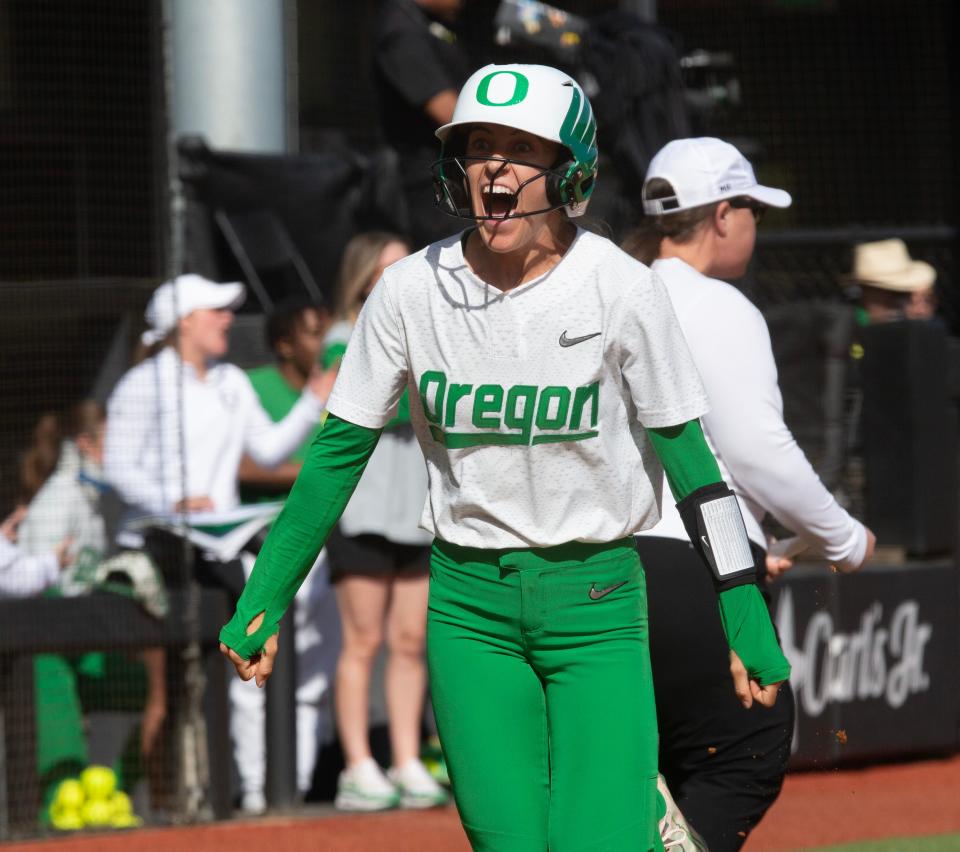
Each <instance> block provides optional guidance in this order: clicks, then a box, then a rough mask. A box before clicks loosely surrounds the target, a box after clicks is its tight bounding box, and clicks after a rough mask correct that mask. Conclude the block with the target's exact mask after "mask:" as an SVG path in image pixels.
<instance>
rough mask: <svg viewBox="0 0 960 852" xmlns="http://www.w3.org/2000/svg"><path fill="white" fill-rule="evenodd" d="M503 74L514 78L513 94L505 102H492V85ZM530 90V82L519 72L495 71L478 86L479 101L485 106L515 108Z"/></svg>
mask: <svg viewBox="0 0 960 852" xmlns="http://www.w3.org/2000/svg"><path fill="white" fill-rule="evenodd" d="M503 74H509V75H510V76H511V77H513V94H512V95H511V96H510V97H509V98H508V99H507V100H505V101H492V100H490V84H491V83H492V82H493V80H494V79H495V78H497V77H499V76H501V75H503ZM529 90H530V81H529V80H528V79H527V78H526V77H524V76H523V74H521V73H519V72H518V71H494V72H493V73H491V74H487V76H486V77H484V78H483V79H482V80H481V81H480V84H479V85H478V86H477V101H478V102H479V103H481V104H483V105H484V106H492V107H497V106H513V105H514V104H518V103H520V101H522V100H523V99H524V98H525V97H526V96H527V92H528V91H529Z"/></svg>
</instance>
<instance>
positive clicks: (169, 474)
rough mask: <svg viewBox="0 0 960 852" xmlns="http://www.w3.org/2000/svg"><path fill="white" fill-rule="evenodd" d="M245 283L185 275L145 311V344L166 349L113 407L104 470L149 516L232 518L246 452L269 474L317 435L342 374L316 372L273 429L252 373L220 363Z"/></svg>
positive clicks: (117, 395) (134, 376)
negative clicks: (182, 513) (218, 514)
mask: <svg viewBox="0 0 960 852" xmlns="http://www.w3.org/2000/svg"><path fill="white" fill-rule="evenodd" d="M243 298H244V288H243V285H242V284H239V283H230V284H215V283H214V282H212V281H208V280H207V279H205V278H202V277H201V276H199V275H181V276H179V277H178V278H176V279H173V280H171V281H167V282H165V283H164V284H162V285H161V286H160V287H159V288H158V289H157V291H156V292H155V293H154V294H153V297H152V298H151V300H150V304H149V305H148V307H147V311H146V319H147V322H148V323H149V325H150V329H149V330H148V331H147V332H145V334H144V336H143V340H144V343H147V344H148V345H154V346H157V345H159V346H160V347H161V348H160V349H159V351H158V352H157V353H156V354H154V355H153V357H150V358H147V359H146V360H145V361H143V362H142V363H140V364H139V365H137V366H136V367H134V368H133V369H131V370H130V371H129V372H128V373H127V374H126V375H125V376H124V377H123V379H121V381H120V383H119V384H118V385H117V387H116V389H115V390H114V392H113V395H112V396H111V397H110V401H109V403H108V406H107V435H106V446H105V450H104V471H105V474H106V478H107V480H108V481H109V482H110V484H111V485H113V487H114V488H115V489H116V490H117V492H118V493H119V494H120V496H121V498H122V499H123V500H124V502H126V503H127V504H128V505H129V506H131V507H132V508H135V509H138V510H142V511H144V512H171V511H179V510H181V509H186V510H187V511H210V510H215V511H227V510H229V509H233V508H235V507H236V506H237V505H238V504H239V502H240V500H239V495H238V489H237V471H238V469H239V466H240V459H241V457H242V455H243V453H244V452H246V453H248V454H249V455H250V456H251V458H253V459H254V461H256V462H257V463H258V464H260V465H262V466H264V467H275V466H276V465H278V464H280V463H281V462H283V461H285V460H286V459H287V458H288V457H289V456H290V455H291V454H292V453H293V452H294V451H295V450H296V449H297V448H298V447H299V446H300V444H301V443H303V441H304V439H305V438H306V437H307V436H308V435H309V434H310V431H311V429H313V427H314V426H315V425H316V423H317V420H318V419H319V417H320V414H321V412H322V411H323V406H324V404H325V402H326V398H327V396H328V394H329V392H330V388H331V387H332V384H333V379H334V377H335V374H334V373H332V372H327V373H322V372H321V371H320V370H319V369H317V371H316V373H315V374H314V375H313V376H312V377H311V379H310V381H309V382H308V384H307V387H306V388H305V389H304V392H303V395H302V396H301V398H300V400H299V402H297V404H296V405H295V406H294V407H293V408H292V409H291V411H290V413H289V414H288V415H287V416H286V417H285V418H284V419H283V420H281V421H279V422H278V423H274V422H273V420H271V418H270V416H269V415H268V414H267V413H266V412H265V411H264V410H263V407H262V406H261V405H260V401H259V399H258V397H257V394H256V391H254V389H253V386H252V385H251V384H250V380H249V379H248V378H247V375H246V373H244V372H243V370H241V369H240V368H239V367H236V366H234V365H233V364H227V363H221V362H220V361H219V360H218V359H220V358H222V357H223V356H224V355H226V352H227V348H228V345H229V344H228V337H227V335H228V331H229V329H230V326H231V324H232V323H233V309H234V308H236V307H237V306H238V305H240V303H241V302H242V301H243Z"/></svg>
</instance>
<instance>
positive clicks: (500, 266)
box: [220, 64, 790, 852]
mask: <svg viewBox="0 0 960 852" xmlns="http://www.w3.org/2000/svg"><path fill="white" fill-rule="evenodd" d="M437 136H438V137H439V139H440V142H441V154H440V158H439V160H438V161H437V163H436V164H435V166H434V175H435V179H436V184H437V198H438V199H439V200H440V202H441V204H442V206H443V209H444V210H446V211H447V212H448V213H449V214H450V215H453V216H457V217H458V218H462V219H464V220H466V222H467V227H466V230H464V231H463V232H462V233H461V234H459V235H456V236H452V237H448V238H446V239H443V240H440V241H438V242H436V243H433V244H432V245H430V246H428V247H426V248H425V249H423V250H421V251H419V252H416V253H414V254H413V255H411V256H410V257H407V258H404V259H403V260H400V261H398V262H397V263H394V264H393V265H391V266H389V267H388V268H387V269H386V270H385V271H384V273H383V276H382V277H381V279H380V282H379V283H378V284H377V285H376V286H375V287H374V288H373V292H372V293H371V294H370V296H369V298H368V299H367V301H366V303H365V305H364V307H363V310H362V311H361V312H360V316H359V318H358V320H357V324H356V326H355V328H354V330H353V334H352V336H351V338H350V344H349V346H348V347H347V351H346V354H345V355H344V358H343V362H342V365H341V367H340V372H339V374H338V377H337V382H336V386H335V387H334V390H333V392H332V393H331V396H330V401H329V415H328V416H327V419H326V422H325V424H324V427H323V429H322V430H321V433H320V436H319V437H318V438H317V440H316V441H314V443H313V445H312V446H311V450H310V456H309V458H308V460H307V462H306V463H305V464H304V468H303V471H302V472H301V474H300V476H299V477H298V479H297V483H296V485H295V486H294V488H293V490H292V491H291V494H290V499H289V500H288V501H287V504H286V506H285V508H284V511H283V514H281V516H280V518H279V519H278V521H277V523H276V525H275V526H274V527H273V528H272V529H271V531H270V535H269V536H268V538H267V541H266V543H265V544H264V547H263V549H262V550H261V552H260V555H259V557H258V559H257V564H256V567H255V568H254V571H253V574H252V575H251V577H250V581H249V582H248V584H247V586H246V588H245V590H244V593H243V595H242V596H241V598H240V600H239V602H238V604H237V611H236V613H235V614H234V616H233V617H232V618H231V620H230V622H229V623H228V624H227V625H225V626H224V628H223V630H222V631H221V634H220V639H221V643H222V645H221V650H222V651H223V653H224V654H226V655H227V656H228V657H229V658H230V660H231V661H232V662H233V664H234V665H235V667H236V669H237V673H238V675H239V676H240V677H241V678H244V679H255V680H256V681H257V682H258V683H261V684H262V683H264V682H265V681H266V680H267V678H268V677H269V676H270V674H271V672H272V670H273V664H274V659H275V656H276V651H277V636H276V634H277V631H278V629H279V627H278V625H279V619H280V618H281V617H282V615H283V612H284V610H285V609H286V607H287V606H288V604H289V602H290V600H291V598H292V596H293V594H294V592H295V590H296V588H297V587H298V585H299V584H300V582H302V580H303V578H304V576H305V575H306V573H307V572H308V571H309V569H310V566H311V565H312V564H313V561H314V559H315V558H316V554H317V553H318V552H319V550H320V548H321V547H322V546H323V544H324V542H325V541H326V539H327V537H328V535H329V534H330V532H331V529H332V527H333V525H334V524H335V523H336V521H337V520H338V518H339V517H340V515H341V514H342V513H343V511H344V508H345V506H346V504H347V503H348V501H349V500H350V496H351V494H352V492H353V490H354V488H355V487H356V486H357V482H358V481H359V479H360V477H361V476H362V475H363V471H364V467H365V466H366V464H367V462H368V461H369V460H370V457H371V455H372V454H373V452H374V450H375V448H376V447H377V443H378V442H379V441H380V440H382V438H381V434H382V433H383V430H384V427H385V426H386V425H387V424H388V423H389V422H390V420H391V419H392V418H393V416H394V415H395V413H396V410H397V407H398V403H399V401H400V398H401V396H402V395H403V394H404V392H405V391H406V392H407V393H408V394H409V397H410V400H411V405H410V415H411V422H412V428H413V431H414V433H415V435H416V438H417V440H418V442H419V444H420V448H421V450H422V452H423V455H424V458H425V460H426V468H427V478H428V491H427V499H426V501H425V503H424V505H423V511H422V513H421V520H420V523H421V525H422V526H423V527H424V528H425V529H426V530H428V531H429V532H430V533H432V534H433V535H434V536H435V538H434V541H433V547H432V552H431V559H430V586H429V603H428V608H427V613H428V614H427V660H428V665H429V672H430V688H431V694H432V697H433V706H434V712H435V715H436V720H437V728H438V731H439V734H440V740H441V743H442V745H443V749H444V755H445V757H446V759H447V764H448V767H449V771H450V779H451V781H452V784H453V790H454V796H455V798H456V803H457V808H458V812H459V815H460V818H461V820H462V823H463V826H464V829H465V831H466V832H467V835H468V837H469V839H470V842H471V844H472V845H473V847H474V849H476V850H478V852H480V850H484V852H494V850H496V852H506V850H543V849H550V850H552V852H567V850H584V849H591V848H593V849H600V848H604V849H615V850H628V849H660V848H662V847H663V842H662V840H661V837H660V834H659V833H658V830H657V829H658V823H659V822H660V819H661V818H665V813H664V812H665V811H666V810H667V808H666V806H665V804H664V802H662V801H661V800H660V798H659V797H658V794H657V720H656V710H655V704H654V694H653V681H652V677H651V675H650V656H649V647H648V625H647V607H646V592H645V589H644V577H643V567H642V565H641V563H640V559H639V557H638V555H637V551H636V548H635V545H634V539H633V533H635V532H637V531H639V530H642V529H645V528H647V527H650V526H652V525H653V524H654V523H656V521H657V520H658V519H659V517H660V495H661V490H662V480H663V475H664V474H663V471H664V469H666V472H667V475H668V477H669V482H670V486H671V489H672V491H673V494H674V496H675V497H676V498H677V499H678V500H679V501H680V503H679V506H680V509H679V511H680V512H681V515H682V516H683V518H684V519H685V521H686V522H687V523H688V524H689V525H690V527H691V528H692V529H694V530H697V531H698V534H697V535H696V542H697V544H698V545H699V546H700V553H701V555H702V557H703V562H702V564H701V571H702V572H703V574H704V576H705V577H706V578H707V579H706V582H707V584H708V585H710V586H713V587H714V588H715V589H716V595H715V597H714V606H717V607H719V610H720V615H718V618H721V617H722V619H723V624H724V627H725V629H726V636H723V635H721V636H720V637H718V643H719V645H720V649H721V653H722V654H724V655H726V654H729V655H730V672H729V673H728V682H727V688H728V690H729V691H730V693H731V694H736V695H737V696H738V698H739V700H740V701H741V702H742V703H743V704H744V705H745V706H751V705H752V704H753V703H755V702H756V703H759V704H761V705H765V706H770V705H773V704H775V702H776V699H777V691H778V689H779V686H780V684H781V683H782V682H783V681H784V680H785V679H786V677H787V676H788V675H789V671H790V666H789V663H788V662H787V660H786V658H785V657H784V655H783V653H782V651H781V649H780V647H779V645H778V643H777V641H776V638H775V635H774V631H773V626H772V624H771V623H770V616H769V613H768V612H767V609H766V607H765V606H764V603H763V599H762V597H761V596H760V593H759V591H758V589H757V586H756V571H755V568H754V564H753V559H752V557H751V555H750V551H749V546H748V543H747V538H746V534H745V531H744V525H743V520H742V518H741V517H740V510H739V508H738V506H737V502H736V499H735V497H734V496H733V495H732V493H731V492H730V491H729V489H728V488H727V486H726V485H724V484H723V482H722V480H721V477H720V471H719V469H718V467H717V463H716V461H715V459H714V457H713V455H712V453H711V452H710V450H709V449H708V447H707V444H706V442H705V440H704V438H703V433H702V431H701V428H700V424H699V421H698V418H699V417H700V415H702V414H703V413H704V412H705V411H706V410H707V400H706V394H705V393H704V391H703V387H702V384H701V382H700V378H699V375H698V374H697V370H696V368H695V367H694V365H693V361H692V359H691V357H690V353H689V350H688V347H687V345H686V343H685V342H684V338H683V334H682V332H681V330H680V327H679V326H678V324H677V321H676V318H675V316H674V313H673V310H672V308H671V307H670V302H669V299H668V297H667V294H666V291H665V290H664V288H663V285H662V283H661V282H660V281H659V279H658V278H657V277H656V276H655V275H653V274H651V272H650V270H649V269H648V268H647V267H645V266H643V265H642V264H640V263H638V262H637V261H636V260H634V259H633V258H631V257H629V256H628V255H627V254H625V253H624V252H622V251H621V250H620V249H619V248H617V246H615V245H613V244H612V243H611V242H610V241H609V240H606V239H604V238H603V237H600V236H598V235H596V234H592V233H590V232H588V231H586V230H584V229H582V228H578V227H577V226H576V224H575V221H574V220H575V219H576V218H577V217H579V216H580V215H582V214H583V213H584V212H585V211H586V208H587V205H588V203H589V200H590V196H591V194H592V193H593V189H594V185H595V181H596V177H597V155H598V149H597V137H596V122H595V120H594V117H593V110H592V108H591V106H590V102H589V100H588V99H587V97H586V95H585V93H584V91H583V88H582V87H581V86H580V84H579V83H578V82H577V81H576V80H575V79H573V78H572V77H571V76H570V75H569V74H567V73H564V72H562V71H560V70H558V69H556V68H550V67H547V66H543V65H521V64H510V65H489V66H486V67H484V68H481V69H479V70H478V71H476V72H475V73H474V74H473V75H472V76H471V77H470V78H469V79H468V81H467V82H466V83H465V84H464V86H463V89H462V90H461V92H460V96H459V98H458V100H457V105H456V109H455V111H454V115H453V120H452V121H451V122H450V123H449V124H447V125H445V126H443V127H441V128H439V130H438V131H437ZM384 436H385V435H384ZM598 826H600V827H599V828H598ZM661 832H663V829H662V828H661ZM663 833H666V832H663ZM676 842H677V838H675V837H671V844H674V845H675V843H676Z"/></svg>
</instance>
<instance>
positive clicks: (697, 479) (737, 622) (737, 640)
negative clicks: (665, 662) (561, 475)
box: [647, 420, 790, 685]
mask: <svg viewBox="0 0 960 852" xmlns="http://www.w3.org/2000/svg"><path fill="white" fill-rule="evenodd" d="M647 434H648V435H649V437H650V443H651V444H653V449H654V451H655V452H656V454H657V456H658V457H659V459H660V463H661V464H662V465H663V469H664V471H665V472H666V474H667V482H668V484H669V485H670V490H671V491H672V492H673V496H674V499H675V500H676V501H677V502H680V501H681V500H682V499H683V498H684V497H686V496H687V495H688V494H691V493H693V492H694V491H696V490H697V489H698V488H702V487H703V486H704V485H711V484H713V483H715V482H721V481H722V477H721V476H720V468H719V467H718V466H717V460H716V459H715V458H714V456H713V453H711V452H710V448H709V447H708V446H707V441H706V439H705V438H704V437H703V429H701V427H700V421H699V420H690V421H688V422H686V423H683V424H681V425H679V426H669V427H666V428H663V429H648V430H647ZM717 599H718V603H719V607H720V622H721V623H722V624H723V630H724V633H726V635H727V643H728V644H729V646H730V648H731V649H732V650H733V651H735V652H736V654H737V656H738V657H739V658H740V660H741V661H742V662H743V665H744V667H745V668H746V670H747V672H748V673H749V674H750V677H752V678H755V679H756V680H757V682H758V683H760V684H761V685H766V684H769V683H778V682H779V681H781V680H786V679H787V678H788V677H790V663H789V662H788V661H787V658H786V657H785V656H784V655H783V651H782V650H780V644H779V643H778V642H777V635H776V633H775V632H774V630H773V624H772V623H771V622H770V613H769V611H768V610H767V605H766V603H765V602H764V600H763V596H762V595H761V594H760V590H759V589H758V588H757V586H756V584H755V583H748V584H747V585H743V586H735V587H734V588H732V589H727V590H726V591H723V592H721V593H720V594H719V595H718V598H717Z"/></svg>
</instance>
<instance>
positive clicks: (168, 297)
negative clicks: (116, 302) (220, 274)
mask: <svg viewBox="0 0 960 852" xmlns="http://www.w3.org/2000/svg"><path fill="white" fill-rule="evenodd" d="M246 295H247V293H246V288H245V287H244V286H243V284H241V283H240V282H239V281H231V282H229V283H226V284H217V283H216V282H215V281H210V280H209V279H207V278H204V277H203V276H202V275H196V274H194V273H187V274H185V275H178V276H177V277H176V278H171V279H170V280H169V281H164V282H163V284H161V285H160V286H159V287H157V289H156V290H154V292H153V295H152V296H151V297H150V303H149V304H148V305H147V309H146V311H144V317H145V319H146V320H147V325H149V326H150V328H149V329H147V330H146V331H145V332H144V333H143V334H142V335H141V336H140V339H141V340H142V341H143V342H144V343H145V344H146V345H147V346H150V345H152V344H154V343H158V342H159V341H161V340H163V338H165V337H166V336H167V335H168V334H169V333H170V332H171V331H173V330H174V329H175V328H176V326H177V323H178V322H179V321H180V320H181V319H183V318H184V317H185V316H188V315H189V314H192V313H193V312H194V311H198V310H203V309H213V310H224V309H233V308H237V307H239V306H240V305H241V304H243V300H244V298H245V297H246Z"/></svg>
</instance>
